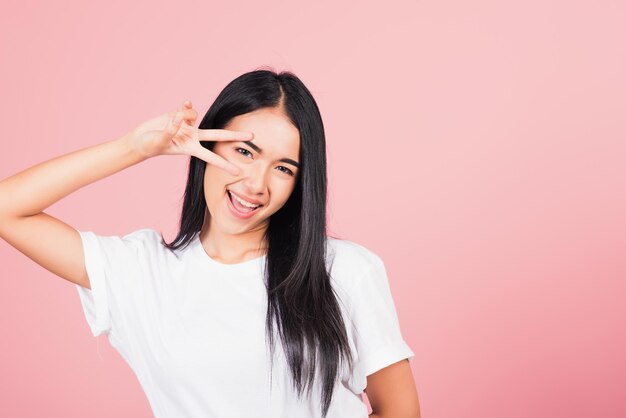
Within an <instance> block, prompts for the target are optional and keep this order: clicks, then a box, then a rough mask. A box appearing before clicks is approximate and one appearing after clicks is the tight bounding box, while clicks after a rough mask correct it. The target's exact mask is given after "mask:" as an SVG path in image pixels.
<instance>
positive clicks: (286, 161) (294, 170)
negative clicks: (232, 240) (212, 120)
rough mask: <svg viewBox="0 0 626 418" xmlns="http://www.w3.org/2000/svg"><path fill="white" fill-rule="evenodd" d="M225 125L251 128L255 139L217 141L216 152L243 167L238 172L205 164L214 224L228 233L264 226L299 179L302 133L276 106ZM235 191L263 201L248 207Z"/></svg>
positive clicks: (231, 127) (243, 196)
mask: <svg viewBox="0 0 626 418" xmlns="http://www.w3.org/2000/svg"><path fill="white" fill-rule="evenodd" d="M224 129H230V130H236V131H252V132H254V139H252V141H216V143H215V146H214V148H213V152H214V153H215V154H218V155H219V156H221V157H222V158H224V159H226V160H227V161H229V162H231V163H233V164H235V165H236V166H238V167H239V168H240V169H241V171H240V173H239V174H238V175H236V176H235V175H232V174H230V173H228V172H226V171H225V170H223V169H220V168H217V167H215V166H214V165H212V164H207V165H206V169H205V173H204V196H205V199H206V203H207V209H208V211H209V213H210V227H211V228H219V229H220V230H221V231H222V232H223V233H228V234H238V233H242V232H248V231H264V230H265V228H266V227H267V224H268V222H269V217H270V216H271V215H272V214H273V213H275V212H276V211H278V210H279V209H280V208H281V207H282V206H283V205H284V204H285V202H287V199H289V196H290V195H291V192H292V191H293V189H294V187H295V184H296V181H297V179H298V176H299V168H298V164H299V163H300V159H299V155H300V133H299V131H298V129H297V128H296V127H295V126H294V125H293V124H292V123H291V121H290V120H289V119H288V118H287V116H285V115H284V114H283V113H282V111H280V110H278V109H276V108H262V109H257V110H255V111H253V112H250V113H246V114H243V115H239V116H236V117H234V118H233V119H231V120H230V122H229V123H228V124H227V125H226V126H225V127H224ZM231 193H234V194H235V195H237V196H239V197H240V198H241V199H243V200H246V201H248V202H251V203H253V204H258V205H260V207H258V208H256V209H254V210H252V211H251V212H248V211H249V209H247V208H245V207H243V206H242V205H241V204H240V203H239V202H238V201H236V199H235V197H232V198H231V196H230V194H231ZM231 199H232V200H231ZM248 206H250V204H248Z"/></svg>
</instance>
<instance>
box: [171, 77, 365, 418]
mask: <svg viewBox="0 0 626 418" xmlns="http://www.w3.org/2000/svg"><path fill="white" fill-rule="evenodd" d="M277 107H278V108H281V109H282V110H283V111H284V113H285V114H286V116H287V117H288V118H289V119H290V120H291V122H292V123H293V124H294V126H296V128H298V130H299V133H300V156H299V158H300V175H299V176H298V178H297V180H296V185H295V187H294V189H293V192H292V193H291V196H290V197H289V199H288V200H287V202H286V203H285V204H284V205H283V207H281V208H280V209H279V210H278V211H277V212H275V213H274V214H273V215H272V216H271V217H270V219H269V223H268V228H267V230H266V232H265V235H264V237H263V239H264V241H265V243H266V245H267V248H268V252H267V257H266V258H265V275H264V280H265V285H266V288H267V298H268V305H267V317H266V322H265V324H266V341H268V342H269V345H270V347H271V353H272V364H273V353H274V345H275V341H274V322H276V327H277V330H278V335H279V336H280V339H281V341H282V346H283V350H284V353H285V358H286V360H287V363H288V365H289V369H290V371H291V376H292V381H293V384H294V387H295V388H296V391H297V396H298V397H299V398H300V397H301V396H302V393H303V392H304V390H305V389H306V390H307V393H308V395H310V393H311V389H312V386H313V382H314V379H315V376H316V372H317V371H318V370H319V373H320V376H321V379H322V395H321V396H322V402H321V409H322V416H323V417H325V416H326V414H327V412H328V409H329V407H330V404H331V400H332V394H333V388H334V385H335V383H336V380H337V375H338V374H339V373H340V370H341V366H340V364H343V363H341V362H342V361H344V360H345V361H347V364H348V366H349V367H350V372H352V361H353V359H352V355H351V353H350V347H349V343H348V337H347V332H346V326H345V323H344V320H343V318H342V315H341V310H340V307H339V302H338V299H337V298H336V294H335V291H334V290H333V288H332V286H331V281H330V275H329V272H328V271H327V264H326V256H327V255H326V239H327V238H326V201H327V191H326V190H327V176H326V139H325V135H324V125H323V123H322V118H321V115H320V112H319V109H318V107H317V104H316V102H315V100H314V98H313V96H312V94H311V92H310V91H309V90H308V89H307V88H306V86H305V85H304V84H303V83H302V81H301V80H300V79H299V78H298V77H297V76H296V75H295V74H293V73H292V72H290V71H283V72H280V73H276V72H275V71H270V70H267V69H257V70H254V71H251V72H248V73H245V74H243V75H241V76H239V77H237V78H236V79H234V80H233V81H231V82H230V83H229V84H228V85H227V86H226V87H225V88H224V89H223V90H222V91H221V92H220V94H219V95H218V97H217V98H216V99H215V101H214V103H213V104H212V105H211V107H210V108H209V110H208V111H207V113H206V115H205V116H204V118H203V119H202V121H201V122H200V124H199V126H198V128H199V129H223V128H224V126H225V125H227V124H228V122H229V121H230V120H231V119H232V118H234V117H235V116H238V115H242V114H245V113H249V112H252V111H254V110H256V109H260V108H277ZM201 144H202V146H204V147H205V148H207V149H210V150H212V149H213V146H214V145H215V141H212V142H202V143H201ZM190 158H191V159H190V162H189V174H188V177H187V186H186V189H185V195H184V201H183V207H182V214H181V218H180V230H179V232H178V235H177V237H176V238H175V239H174V241H173V242H172V243H170V244H167V243H166V242H165V240H164V239H163V237H162V240H163V245H164V246H166V247H167V248H169V249H170V250H175V249H177V248H180V247H183V246H186V245H187V244H188V243H189V242H190V241H191V240H192V239H193V237H194V235H195V234H196V233H197V232H199V231H200V230H201V228H202V225H203V222H204V216H205V213H206V208H207V206H206V201H205V198H204V194H203V193H204V187H203V178H204V170H205V167H206V162H205V161H203V160H201V159H199V158H196V157H193V156H191V157H190ZM207 216H209V214H208V213H207ZM318 368H319V369H318Z"/></svg>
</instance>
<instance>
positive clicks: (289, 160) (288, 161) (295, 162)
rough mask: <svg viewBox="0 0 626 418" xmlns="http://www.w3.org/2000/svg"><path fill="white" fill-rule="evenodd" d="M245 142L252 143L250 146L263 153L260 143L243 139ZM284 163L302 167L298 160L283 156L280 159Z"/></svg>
mask: <svg viewBox="0 0 626 418" xmlns="http://www.w3.org/2000/svg"><path fill="white" fill-rule="evenodd" d="M242 142H243V143H244V144H248V145H250V148H252V149H253V150H255V151H256V152H258V153H259V154H263V150H262V149H261V148H259V146H258V145H256V144H255V143H254V142H252V141H242ZM278 161H281V162H283V163H289V164H291V165H293V166H295V167H298V168H300V163H299V162H297V161H294V160H292V159H291V158H281V159H280V160H278Z"/></svg>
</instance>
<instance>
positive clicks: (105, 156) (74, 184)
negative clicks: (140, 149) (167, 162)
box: [0, 135, 146, 217]
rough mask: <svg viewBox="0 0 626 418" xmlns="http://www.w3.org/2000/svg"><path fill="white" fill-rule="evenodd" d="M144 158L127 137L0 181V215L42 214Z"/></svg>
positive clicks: (74, 153) (53, 159)
mask: <svg viewBox="0 0 626 418" xmlns="http://www.w3.org/2000/svg"><path fill="white" fill-rule="evenodd" d="M145 159H146V157H144V156H142V155H140V154H139V153H137V152H136V151H135V150H134V149H133V148H132V147H131V146H130V141H129V137H128V136H127V135H124V136H122V137H120V138H118V139H115V140H111V141H108V142H103V143H100V144H97V145H94V146H91V147H88V148H83V149H80V150H77V151H73V152H70V153H68V154H64V155H61V156H59V157H55V158H52V159H50V160H47V161H45V162H43V163H40V164H37V165H35V166H32V167H30V168H27V169H25V170H23V171H21V172H19V173H17V174H14V175H13V176H11V177H8V178H6V179H4V180H2V181H0V215H2V216H14V217H15V216H17V217H24V216H30V215H35V214H38V213H41V212H43V211H44V209H46V208H47V207H49V206H51V205H52V204H54V203H55V202H57V201H59V200H61V199H62V198H64V197H65V196H67V195H69V194H71V193H73V192H74V191H76V190H78V189H80V188H81V187H83V186H86V185H88V184H91V183H94V182H96V181H98V180H100V179H103V178H105V177H108V176H110V175H112V174H114V173H117V172H118V171H121V170H123V169H125V168H127V167H130V166H132V165H135V164H137V163H139V162H141V161H143V160H145Z"/></svg>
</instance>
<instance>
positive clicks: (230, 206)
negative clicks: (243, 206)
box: [225, 190, 261, 219]
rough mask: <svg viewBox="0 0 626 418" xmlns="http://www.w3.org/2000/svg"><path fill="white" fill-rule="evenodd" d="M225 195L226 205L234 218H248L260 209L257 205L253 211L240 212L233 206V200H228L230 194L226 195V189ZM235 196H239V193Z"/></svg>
mask: <svg viewBox="0 0 626 418" xmlns="http://www.w3.org/2000/svg"><path fill="white" fill-rule="evenodd" d="M225 196H226V205H227V206H228V210H229V211H230V213H231V214H232V215H233V216H234V217H235V218H238V219H248V218H251V217H253V216H254V215H256V213H257V212H258V211H260V210H261V208H260V207H259V208H257V209H255V210H254V211H252V212H250V213H241V212H239V211H238V210H237V209H235V207H234V206H233V202H231V201H230V196H229V195H228V190H227V191H226V194H225ZM237 196H239V195H237Z"/></svg>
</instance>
